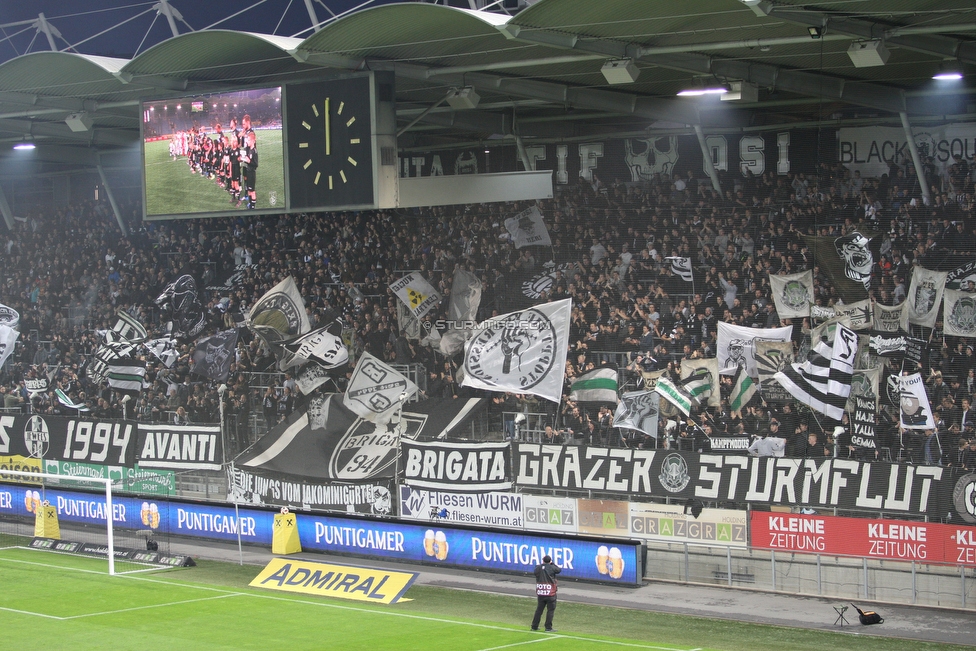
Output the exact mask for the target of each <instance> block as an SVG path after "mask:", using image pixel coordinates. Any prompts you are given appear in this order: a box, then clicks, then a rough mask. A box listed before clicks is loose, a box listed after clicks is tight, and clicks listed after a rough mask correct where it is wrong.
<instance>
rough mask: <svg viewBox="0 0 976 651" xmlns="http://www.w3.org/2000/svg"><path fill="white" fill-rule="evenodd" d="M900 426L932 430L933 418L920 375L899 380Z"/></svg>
mask: <svg viewBox="0 0 976 651" xmlns="http://www.w3.org/2000/svg"><path fill="white" fill-rule="evenodd" d="M899 382H900V383H899V393H900V396H899V397H900V403H901V408H900V410H899V411H900V412H901V426H902V427H903V428H904V429H934V428H935V416H934V415H933V414H932V405H931V404H930V403H929V397H928V394H926V393H925V382H924V381H923V380H922V374H921V373H913V374H911V375H903V376H901V378H899Z"/></svg>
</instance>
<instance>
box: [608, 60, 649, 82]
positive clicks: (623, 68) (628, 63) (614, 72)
mask: <svg viewBox="0 0 976 651" xmlns="http://www.w3.org/2000/svg"><path fill="white" fill-rule="evenodd" d="M600 72H602V73H603V77H604V78H605V79H606V80H607V83H608V84H632V83H634V82H635V81H637V77H638V76H639V75H640V68H638V67H637V66H636V65H635V64H634V60H633V59H610V60H609V61H607V62H606V63H604V64H603V67H602V68H600Z"/></svg>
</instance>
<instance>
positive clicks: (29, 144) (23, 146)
mask: <svg viewBox="0 0 976 651" xmlns="http://www.w3.org/2000/svg"><path fill="white" fill-rule="evenodd" d="M14 149H16V150H18V151H27V150H30V149H34V139H33V138H31V137H30V136H24V139H23V140H21V141H20V142H18V143H17V144H16V145H14Z"/></svg>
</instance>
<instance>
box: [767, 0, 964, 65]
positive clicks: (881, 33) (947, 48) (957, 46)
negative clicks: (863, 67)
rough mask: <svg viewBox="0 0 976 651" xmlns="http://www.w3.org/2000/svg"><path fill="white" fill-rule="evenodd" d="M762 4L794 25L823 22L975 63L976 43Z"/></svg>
mask: <svg viewBox="0 0 976 651" xmlns="http://www.w3.org/2000/svg"><path fill="white" fill-rule="evenodd" d="M763 4H764V5H765V7H764V13H765V14H767V15H768V16H771V17H774V18H777V19H778V20H785V21H786V22H789V23H794V24H796V25H804V26H807V27H824V26H826V32H827V33H831V32H832V33H835V34H836V33H839V34H847V35H849V36H853V37H855V38H862V39H884V42H885V43H886V44H887V45H889V46H891V45H893V46H897V47H903V48H906V49H909V50H914V51H915V52H922V53H923V54H931V55H933V56H937V57H943V58H950V59H958V60H959V61H962V62H963V63H976V43H969V42H966V41H961V40H959V39H956V38H952V37H950V36H938V35H934V34H907V35H898V34H899V31H898V28H897V27H892V26H890V25H884V24H881V23H875V22H871V21H870V20H865V19H863V18H856V17H852V16H841V15H838V14H832V13H828V12H822V11H813V10H810V9H800V8H797V7H794V6H792V5H791V6H785V5H784V6H780V5H777V4H775V3H772V2H764V3H763Z"/></svg>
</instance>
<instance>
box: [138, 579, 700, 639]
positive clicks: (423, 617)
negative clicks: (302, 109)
mask: <svg viewBox="0 0 976 651" xmlns="http://www.w3.org/2000/svg"><path fill="white" fill-rule="evenodd" d="M122 578H125V579H131V580H133V581H149V582H150V583H163V584H165V585H177V586H183V587H187V588H197V589H200V590H212V591H214V592H224V593H228V594H239V595H241V596H245V597H254V598H255V599H269V600H271V601H287V602H289V603H299V604H306V605H309V606H318V607H320V608H332V609H334V610H353V611H356V612H363V613H369V614H373V615H385V616H388V617H402V618H406V619H416V620H420V621H426V622H438V623H443V624H453V625H455V626H472V627H475V628H487V629H489V630H495V631H507V632H510V633H525V632H526V631H525V629H523V628H512V627H511V626H498V625H494V624H478V623H476V622H459V621H457V620H454V619H445V618H443V617H431V616H428V615H413V614H411V613H398V612H393V611H388V610H374V609H371V608H356V607H355V606H345V605H341V604H331V603H326V602H322V601H309V600H307V599H290V598H287V597H277V596H274V595H270V594H254V593H249V592H234V591H232V590H223V589H221V588H211V587H205V586H198V585H190V584H185V583H177V582H175V581H165V580H162V579H150V578H147V577H144V576H132V575H123V577H122ZM553 638H566V639H570V640H581V641H584V642H594V643H597V644H609V645H614V646H621V647H630V648H634V649H650V650H651V651H688V650H687V649H679V648H675V647H667V646H654V645H650V644H639V643H634V642H617V641H614V640H601V639H597V638H592V637H583V636H579V635H566V634H563V633H560V634H559V635H555V636H551V637H548V638H543V639H553Z"/></svg>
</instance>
